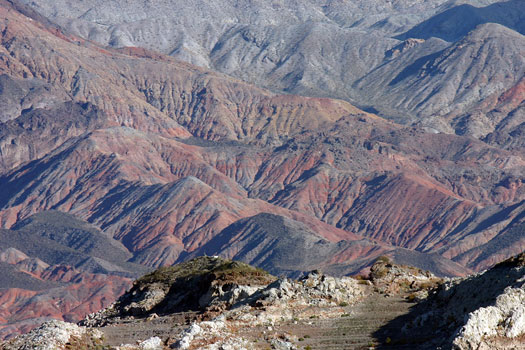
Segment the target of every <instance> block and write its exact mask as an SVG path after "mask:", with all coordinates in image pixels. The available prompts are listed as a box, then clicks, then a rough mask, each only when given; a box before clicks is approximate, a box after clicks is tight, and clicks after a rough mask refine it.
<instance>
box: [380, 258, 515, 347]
mask: <svg viewBox="0 0 525 350" xmlns="http://www.w3.org/2000/svg"><path fill="white" fill-rule="evenodd" d="M523 260H524V253H521V254H520V255H518V256H516V257H514V258H511V259H509V260H506V261H504V262H502V263H500V264H497V265H496V266H495V267H493V268H492V269H490V270H487V271H485V272H483V273H480V274H477V275H472V276H469V277H467V278H463V279H453V280H449V281H446V282H445V283H443V284H442V285H440V286H439V287H438V288H437V289H436V290H435V291H434V292H433V293H431V294H430V296H429V297H428V298H427V299H426V300H425V301H423V302H422V303H420V304H419V305H417V306H416V307H415V308H414V309H413V310H412V312H411V313H410V314H408V315H406V316H405V317H403V318H402V319H401V320H400V321H401V322H400V324H404V327H403V333H402V334H399V335H397V336H395V337H394V336H392V335H393V334H390V336H392V338H391V339H392V342H395V341H400V340H401V339H407V337H408V338H410V337H414V338H412V340H411V341H409V343H414V344H417V343H418V342H420V341H421V340H422V339H425V338H426V337H427V336H429V335H430V334H434V336H433V337H431V338H429V339H428V340H427V341H426V342H425V343H424V345H422V346H421V347H420V348H421V349H432V348H436V347H438V346H441V347H442V348H453V349H458V350H470V349H508V348H509V347H510V348H512V347H515V348H517V349H520V348H522V346H523V342H522V339H523V335H524V334H525V323H524V322H523V315H524V310H523V300H524V296H525V292H524V282H525V278H524V276H525V270H524V264H523ZM383 336H386V333H384V334H383ZM520 344H521V345H520Z"/></svg>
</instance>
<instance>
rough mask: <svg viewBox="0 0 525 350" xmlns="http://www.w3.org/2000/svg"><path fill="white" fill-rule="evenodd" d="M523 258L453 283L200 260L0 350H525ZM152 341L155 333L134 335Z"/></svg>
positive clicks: (421, 274) (407, 270) (412, 271)
mask: <svg viewBox="0 0 525 350" xmlns="http://www.w3.org/2000/svg"><path fill="white" fill-rule="evenodd" d="M524 254H525V253H524ZM524 254H521V255H519V256H516V257H514V258H512V259H509V260H507V261H505V262H503V263H500V264H498V265H497V266H495V267H494V268H492V269H491V270H488V271H486V272H484V273H481V274H478V275H473V276H469V277H467V278H463V279H453V280H443V279H440V278H436V277H435V276H433V275H432V274H431V273H429V272H428V271H422V270H420V269H417V268H413V267H409V266H403V265H398V264H394V263H392V262H391V261H390V260H389V259H388V258H386V257H382V258H381V259H379V260H378V261H377V262H376V263H375V264H374V265H373V266H372V269H371V273H370V278H369V279H364V278H360V279H355V278H350V277H343V278H334V277H329V276H325V275H323V274H321V273H320V272H318V271H314V272H311V273H309V274H308V275H306V276H304V277H303V278H301V279H299V280H296V281H295V280H290V279H286V278H279V279H277V278H275V277H273V276H271V275H269V274H268V273H266V272H264V271H263V270H260V269H256V268H253V267H251V266H249V265H246V264H243V263H240V262H235V261H231V260H223V259H220V258H218V257H200V258H197V259H194V260H190V261H188V262H186V263H183V264H180V265H177V266H175V267H171V268H163V269H160V270H157V271H155V272H153V273H151V274H148V275H146V276H144V277H142V278H140V279H138V280H137V281H136V282H135V283H134V285H133V287H132V288H131V289H130V290H129V291H128V292H127V293H126V294H124V295H123V296H122V297H121V298H120V299H119V300H118V301H117V302H116V303H115V304H113V305H112V306H110V307H109V308H106V309H104V310H101V311H100V312H98V313H95V314H91V315H89V316H88V317H87V318H86V319H85V320H84V321H82V322H81V324H82V325H83V326H81V327H78V326H76V325H72V324H67V323H60V322H50V323H47V324H44V325H43V326H41V327H40V328H38V329H35V330H33V331H32V332H30V333H28V334H27V335H23V336H19V337H17V338H15V339H13V340H11V341H8V342H4V343H3V344H2V349H5V350H8V349H22V348H24V346H34V348H40V347H38V346H40V345H39V344H43V341H42V339H45V341H46V342H48V343H49V344H56V345H54V346H55V349H62V348H67V349H77V348H78V347H77V345H76V344H78V341H79V339H84V342H85V343H83V344H90V345H87V346H88V348H90V346H92V347H93V348H95V346H99V347H103V348H107V349H159V350H160V349H166V348H172V349H173V348H175V349H263V348H264V349H266V348H268V347H271V348H272V349H301V348H304V347H307V348H311V349H317V348H319V349H321V348H327V346H329V347H330V348H333V349H340V348H351V349H366V348H369V347H371V346H372V347H375V348H377V349H383V348H384V349H436V348H438V347H439V348H441V349H458V350H467V349H509V348H513V349H522V348H523V337H524V336H525V322H524V318H523V315H524V313H523V310H522V309H523V298H524V296H525V294H524V291H523V287H524V281H525V277H524V276H525V270H524V263H523V261H524V256H525V255H524ZM188 286H190V289H188ZM413 303H416V304H413ZM374 305H375V306H376V307H377V306H379V307H380V308H382V310H381V313H382V314H383V317H384V318H382V319H375V318H374V313H375V311H373V310H372V309H374ZM403 305H404V306H403ZM411 305H413V306H412V307H410V308H409V306H411ZM360 320H361V321H360ZM360 322H364V324H368V326H367V327H362V326H359V325H358V324H360ZM167 324H169V325H170V326H169V327H166V325H167ZM309 332H313V333H312V334H310V333H309ZM147 334H156V335H155V336H151V337H149V338H137V335H142V336H146V335H147ZM66 338H67V339H66ZM86 342H87V343H86ZM121 342H127V343H128V344H127V345H124V344H121ZM84 346H86V345H84ZM44 348H45V347H42V349H44Z"/></svg>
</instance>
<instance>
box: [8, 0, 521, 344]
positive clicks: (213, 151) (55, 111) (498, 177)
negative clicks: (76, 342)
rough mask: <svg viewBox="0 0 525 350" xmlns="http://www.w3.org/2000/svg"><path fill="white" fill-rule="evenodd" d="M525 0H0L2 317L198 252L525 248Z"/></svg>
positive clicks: (356, 256)
mask: <svg viewBox="0 0 525 350" xmlns="http://www.w3.org/2000/svg"><path fill="white" fill-rule="evenodd" d="M524 4H525V3H524V2H523V1H514V0H511V1H506V2H503V1H499V2H498V1H476V2H473V1H470V2H469V1H466V2H465V1H462V2H457V1H456V2H450V1H448V2H445V1H432V2H429V1H403V0H400V1H382V0H375V1H369V0H366V1H365V0H363V1H357V0H356V1H335V0H334V1H325V2H321V3H320V2H313V1H312V2H310V1H307V0H303V1H301V0H296V1H264V2H257V1H241V2H237V3H234V2H223V1H200V2H199V1H193V2H185V3H182V2H176V1H163V2H148V1H138V0H134V1H127V2H120V1H104V2H102V1H101V2H98V1H95V0H93V1H91V0H90V1H83V2H74V1H65V0H59V1H53V2H51V1H44V0H34V1H31V2H22V1H17V0H0V41H1V45H0V189H1V191H2V195H1V196H0V227H1V228H3V229H4V230H3V231H1V232H0V233H1V234H2V235H3V237H4V238H3V239H2V241H0V248H1V251H0V267H1V268H2V270H3V271H6V273H5V274H4V276H3V277H2V278H4V279H5V281H3V285H4V286H5V287H4V288H5V289H3V290H0V300H5V301H6V305H12V306H9V307H6V309H5V310H7V311H5V313H4V314H1V315H0V323H1V324H0V327H3V329H4V331H2V332H3V333H1V335H2V336H8V335H11V334H14V332H16V329H23V330H27V329H28V328H29V327H30V326H32V325H34V322H33V323H31V322H29V321H27V319H28V318H31V317H34V316H27V315H30V314H31V315H37V316H42V317H50V316H55V317H59V316H60V315H62V317H66V318H68V319H70V320H75V319H78V318H79V317H81V316H82V315H83V314H84V313H87V312H92V311H96V310H97V309H98V308H100V307H103V306H104V307H105V306H106V305H107V304H108V303H109V302H111V301H112V300H113V299H114V298H115V297H116V296H117V295H119V293H121V292H122V291H123V290H124V289H125V288H126V287H127V286H128V285H129V282H130V281H131V280H130V278H132V277H136V276H138V275H139V274H142V273H143V272H145V271H146V270H148V269H151V268H153V267H159V266H163V265H172V264H174V263H177V262H180V261H183V260H186V259H189V258H191V257H195V256H198V255H203V254H207V255H221V256H224V257H228V258H235V259H240V260H243V261H245V262H248V263H251V264H254V265H257V266H262V267H264V268H265V269H268V270H269V271H271V272H272V273H274V274H287V275H290V276H298V275H300V274H302V273H303V272H304V271H308V270H311V269H316V268H322V269H323V270H326V271H328V272H330V273H332V274H336V275H344V274H355V273H359V272H363V271H365V270H366V269H367V268H368V267H369V266H370V265H371V264H372V262H373V261H374V260H375V259H376V258H377V257H378V256H380V255H390V256H392V257H393V258H394V259H395V260H396V261H398V262H400V263H404V264H411V265H416V266H418V267H423V268H425V269H429V270H431V271H433V272H434V273H436V274H439V275H449V276H455V275H461V276H463V275H466V274H468V273H470V272H472V271H480V270H483V269H486V268H489V267H490V266H492V265H494V264H495V263H496V262H498V261H501V260H504V259H506V258H508V257H510V256H513V255H515V254H518V253H520V252H522V251H524V250H525V210H524V209H525V186H524V185H523V183H524V182H525V175H524V174H525V137H524V131H525V108H524V106H525V102H524V101H525V77H524V75H525V37H524V36H523V34H524V27H523V23H525V21H524V18H523V16H524V13H525V11H524V10H525V7H524ZM466 17H468V18H469V20H467V21H461V20H458V18H466ZM184 61H186V62H184ZM301 95H303V96H301ZM64 271H70V272H68V273H65V272H64ZM73 275H74V276H77V277H74V278H73V277H71V276H73ZM10 276H12V278H11V277H10ZM104 279H105V280H106V281H108V282H107V284H106V285H104V287H102V285H101V284H97V283H99V282H100V281H102V280H104ZM72 289H75V290H82V292H83V293H84V294H82V295H75V296H74V297H71V298H70V299H68V300H70V303H69V304H68V305H69V306H68V307H67V308H64V307H62V308H61V307H57V308H54V309H53V311H52V312H51V311H48V310H47V311H46V309H44V308H43V306H42V304H41V303H40V302H35V300H41V299H42V298H44V299H45V298H48V299H49V300H58V299H64V298H65V297H64V295H71V293H72V292H71V290H72ZM37 294H38V295H39V298H36V297H35V295H37ZM44 295H45V297H44ZM35 298H36V299H35ZM66 299H67V298H66ZM15 300H16V302H14V301H15ZM46 300H47V299H46ZM93 300H96V302H93ZM82 305H84V306H82ZM86 305H88V306H86ZM73 309H74V310H76V311H71V310H73ZM22 310H26V311H24V312H23V311H22ZM65 315H68V316H65ZM26 316H27V317H26Z"/></svg>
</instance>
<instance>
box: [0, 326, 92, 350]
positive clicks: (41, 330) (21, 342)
mask: <svg viewBox="0 0 525 350" xmlns="http://www.w3.org/2000/svg"><path fill="white" fill-rule="evenodd" d="M101 338H102V333H101V332H98V331H97V330H87V329H86V328H84V327H79V326H77V325H75V324H72V323H68V322H62V321H49V322H46V323H44V324H42V325H41V326H40V327H38V328H35V329H34V330H32V331H31V332H29V333H27V334H24V335H22V336H19V337H17V338H15V339H14V340H12V341H9V342H6V343H3V344H2V345H0V346H1V348H2V349H3V350H22V349H35V350H59V349H66V348H67V347H66V346H69V347H71V346H72V345H73V344H75V343H76V345H80V344H82V343H83V342H84V343H83V344H84V345H85V346H89V345H92V344H93V343H94V344H97V343H99V344H100V343H101ZM86 340H89V341H86ZM73 346H74V345H73Z"/></svg>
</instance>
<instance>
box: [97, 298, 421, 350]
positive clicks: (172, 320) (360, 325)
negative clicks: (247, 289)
mask: <svg viewBox="0 0 525 350" xmlns="http://www.w3.org/2000/svg"><path fill="white" fill-rule="evenodd" d="M412 305H414V304H411V303H407V302H406V301H405V300H404V298H402V297H400V296H396V297H385V296H383V295H380V294H377V293H373V294H371V295H370V296H368V297H367V298H366V299H364V300H363V301H361V302H359V303H358V304H356V305H354V306H348V307H345V314H344V315H342V317H338V318H336V319H333V318H332V319H318V318H315V317H314V318H311V319H307V320H299V321H297V320H296V321H287V322H277V324H276V325H274V326H273V327H271V328H268V327H263V326H258V327H253V328H246V329H239V330H238V332H237V335H239V336H242V337H243V338H245V339H247V340H249V341H250V344H251V347H253V348H254V349H269V348H271V345H270V340H271V339H273V338H276V337H284V336H287V337H289V338H290V339H292V343H294V344H295V345H296V346H297V348H298V349H312V350H314V349H319V350H321V349H323V350H340V349H348V350H363V349H374V348H375V347H377V345H379V344H378V340H377V339H375V338H374V336H373V334H374V333H375V332H376V331H377V330H378V329H379V328H381V327H383V326H384V325H385V324H388V323H390V321H392V320H394V319H395V318H396V317H398V316H400V315H403V314H406V313H408V310H409V308H410V307H411V306H412ZM194 319H195V314H192V313H181V314H176V315H170V316H165V317H159V318H156V319H152V320H131V321H127V322H125V323H118V324H113V325H108V326H105V327H103V328H101V330H102V331H103V332H104V334H105V345H110V346H117V345H120V344H124V343H131V344H134V343H135V342H136V340H137V339H140V340H145V339H148V338H150V337H153V336H158V337H160V338H161V339H163V340H169V341H168V343H172V342H174V341H175V336H176V335H177V334H178V333H179V332H180V331H182V330H183V329H185V328H186V327H188V324H190V323H191V322H192V321H193V320H194ZM397 326H398V325H392V332H397V331H396V328H397ZM383 330H384V327H383ZM387 331H388V330H387ZM390 348H391V349H392V350H394V349H395V350H398V349H399V350H401V349H405V347H402V346H391V347H389V349H390Z"/></svg>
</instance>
